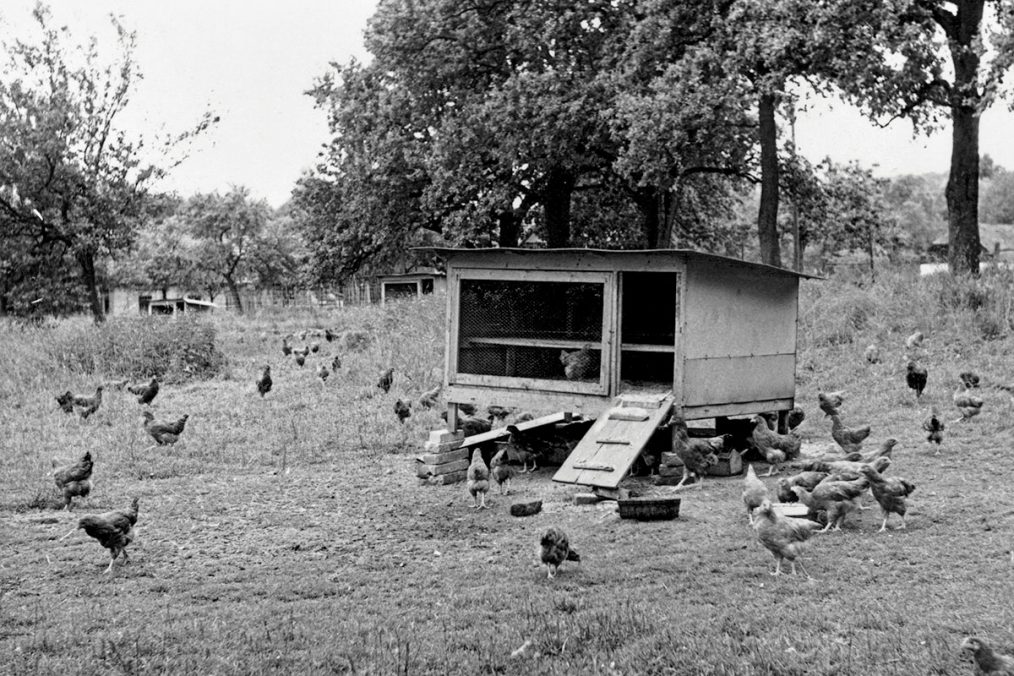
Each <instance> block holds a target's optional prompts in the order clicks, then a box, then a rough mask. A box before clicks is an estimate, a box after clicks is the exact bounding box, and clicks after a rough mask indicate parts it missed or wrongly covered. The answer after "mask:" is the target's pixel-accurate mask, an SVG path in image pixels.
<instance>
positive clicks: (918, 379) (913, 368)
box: [905, 361, 929, 399]
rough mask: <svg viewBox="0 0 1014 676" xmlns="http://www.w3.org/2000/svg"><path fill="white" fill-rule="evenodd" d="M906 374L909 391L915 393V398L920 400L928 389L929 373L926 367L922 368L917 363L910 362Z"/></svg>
mask: <svg viewBox="0 0 1014 676" xmlns="http://www.w3.org/2000/svg"><path fill="white" fill-rule="evenodd" d="M906 368H907V370H906V373H905V383H906V384H907V385H908V387H909V389H911V390H913V391H914V392H915V398H916V399H918V398H919V397H921V396H922V393H923V390H925V389H926V381H927V380H929V371H927V370H926V367H925V366H921V365H919V364H918V363H916V362H915V361H910V362H908V366H907V367H906Z"/></svg>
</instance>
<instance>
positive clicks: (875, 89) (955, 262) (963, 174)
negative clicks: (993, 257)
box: [841, 0, 1014, 275]
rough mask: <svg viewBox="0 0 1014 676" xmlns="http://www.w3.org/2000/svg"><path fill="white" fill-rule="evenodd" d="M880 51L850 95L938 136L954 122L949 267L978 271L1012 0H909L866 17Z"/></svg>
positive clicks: (1011, 40) (1011, 41)
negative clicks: (984, 132) (989, 112)
mask: <svg viewBox="0 0 1014 676" xmlns="http://www.w3.org/2000/svg"><path fill="white" fill-rule="evenodd" d="M861 18H862V22H861V24H860V25H862V26H863V29H862V30H863V32H869V33H871V34H872V35H874V37H875V40H876V41H877V43H878V45H879V49H877V50H875V51H871V52H870V60H869V61H868V63H866V64H865V65H864V66H863V68H861V69H857V70H856V71H855V73H854V74H853V76H852V77H850V78H848V79H847V80H842V81H841V84H842V86H843V88H844V90H845V92H846V93H847V94H848V95H849V96H850V97H851V98H852V100H854V101H856V102H858V103H859V104H861V105H863V106H864V107H865V108H866V110H867V111H868V113H869V114H870V115H871V116H873V117H874V118H885V117H886V118H889V119H895V118H899V117H906V118H908V119H910V120H911V121H912V122H913V124H914V125H915V127H916V128H917V129H923V130H927V131H932V130H934V129H936V128H937V126H938V124H939V115H940V113H941V112H942V113H943V114H944V115H945V116H947V117H949V118H950V123H951V162H950V170H949V174H948V179H947V188H946V198H947V220H948V242H949V249H948V262H949V264H950V267H951V271H952V272H954V273H971V274H976V275H977V274H978V273H979V249H980V243H979V221H978V211H979V117H980V115H981V114H982V113H983V111H985V110H986V109H987V108H989V106H990V105H992V104H993V103H994V102H995V101H996V99H997V98H998V97H1000V96H1001V94H1002V93H1003V89H1002V85H1003V78H1004V77H1005V75H1006V74H1007V71H1008V70H1009V69H1010V67H1011V65H1012V63H1014V3H1012V2H1010V0H953V1H951V0H948V1H944V0H909V1H908V2H899V3H884V5H883V6H882V7H879V8H878V9H877V10H876V11H868V12H866V16H864V17H861Z"/></svg>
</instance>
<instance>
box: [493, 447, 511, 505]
mask: <svg viewBox="0 0 1014 676" xmlns="http://www.w3.org/2000/svg"><path fill="white" fill-rule="evenodd" d="M489 473H490V476H492V477H493V481H495V482H496V485H497V486H498V487H499V488H500V494H501V495H507V494H509V493H510V488H511V479H513V478H514V468H513V467H511V466H510V465H509V464H507V447H506V446H504V447H503V448H501V449H500V450H499V451H497V452H496V455H494V456H493V459H492V460H490V461H489Z"/></svg>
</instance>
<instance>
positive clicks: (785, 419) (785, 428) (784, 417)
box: [778, 411, 789, 434]
mask: <svg viewBox="0 0 1014 676" xmlns="http://www.w3.org/2000/svg"><path fill="white" fill-rule="evenodd" d="M778 433H779V434H788V433H789V412H788V411H779V412H778Z"/></svg>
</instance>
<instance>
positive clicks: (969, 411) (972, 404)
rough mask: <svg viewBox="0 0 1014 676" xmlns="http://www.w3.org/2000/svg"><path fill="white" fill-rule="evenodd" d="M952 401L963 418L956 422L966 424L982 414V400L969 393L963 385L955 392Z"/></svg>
mask: <svg viewBox="0 0 1014 676" xmlns="http://www.w3.org/2000/svg"><path fill="white" fill-rule="evenodd" d="M951 400H952V401H953V402H954V405H955V406H956V407H957V409H958V411H959V412H960V413H961V417H960V418H958V419H957V420H955V421H954V422H965V421H967V420H971V419H972V418H974V417H975V416H977V415H979V414H980V413H982V405H983V401H982V399H981V398H980V397H977V396H975V395H974V394H972V393H971V392H969V391H968V388H967V387H965V386H964V385H963V384H962V385H960V386H959V387H958V389H956V390H955V391H954V394H953V396H952V397H951Z"/></svg>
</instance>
